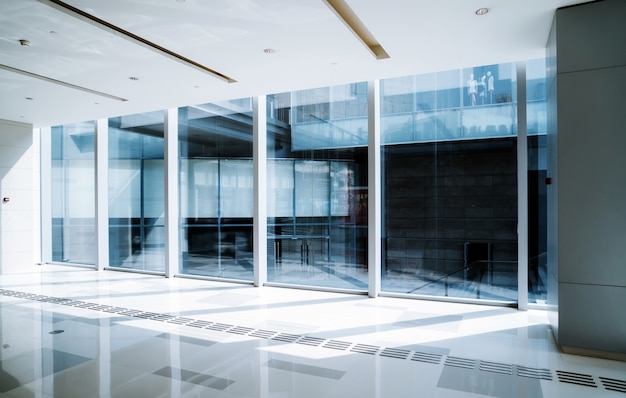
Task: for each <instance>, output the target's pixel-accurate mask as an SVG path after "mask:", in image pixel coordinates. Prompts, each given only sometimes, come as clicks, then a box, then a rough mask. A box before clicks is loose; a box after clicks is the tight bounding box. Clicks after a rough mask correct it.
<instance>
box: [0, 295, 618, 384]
mask: <svg viewBox="0 0 626 398" xmlns="http://www.w3.org/2000/svg"><path fill="white" fill-rule="evenodd" d="M0 296H8V297H15V298H23V299H28V300H32V301H40V302H46V303H51V304H58V305H64V306H69V307H76V308H84V309H89V310H94V311H100V312H107V313H112V314H119V315H125V316H130V317H135V318H142V319H149V320H154V321H161V322H168V323H173V324H178V325H185V326H191V327H195V328H203V329H209V330H215V331H220V332H227V333H233V334H239V335H248V336H251V337H257V338H262V339H271V340H276V341H281V342H285V343H296V344H303V345H309V346H315V347H322V348H329V349H333V350H343V351H345V350H350V351H351V352H356V353H362V354H369V355H379V356H383V357H388V358H396V359H403V360H404V359H407V358H410V360H411V361H416V362H424V363H429V364H435V365H438V364H440V363H441V361H442V360H443V359H444V358H445V362H444V365H445V366H454V367H459V368H465V369H476V368H477V365H478V370H481V371H484V372H494V373H500V374H506V375H515V374H516V375H517V376H520V377H527V378H534V379H540V380H548V381H553V380H556V381H559V382H562V383H570V384H576V385H580V386H585V387H592V388H598V387H603V388H604V389H605V390H609V391H615V392H621V393H626V380H619V379H612V378H608V377H598V378H597V380H598V381H599V383H596V381H595V380H594V377H593V376H591V375H588V374H583V373H574V372H566V371H561V370H557V371H556V379H555V378H554V377H553V373H552V371H551V370H549V369H544V368H532V367H527V366H521V365H511V364H506V363H499V362H491V361H482V360H477V359H469V358H461V357H453V356H446V355H442V354H432V353H427V352H419V351H415V352H413V351H411V350H405V349H399V348H389V347H388V348H382V347H379V346H375V345H369V344H356V343H351V342H348V341H340V340H326V339H323V338H320V337H314V336H306V335H297V334H290V333H280V332H276V331H271V330H262V329H253V328H249V327H244V326H235V325H229V324H224V323H217V322H210V321H204V320H199V319H192V318H186V317H177V316H173V315H168V314H161V313H154V312H147V311H140V310H133V309H129V308H122V307H114V306H110V305H103V304H99V303H90V302H87V301H81V300H72V299H68V298H59V297H51V296H45V295H40V294H35V293H25V292H18V291H13V290H8V289H0ZM411 354H412V355H411Z"/></svg>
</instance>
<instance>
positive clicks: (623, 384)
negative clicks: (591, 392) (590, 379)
mask: <svg viewBox="0 0 626 398" xmlns="http://www.w3.org/2000/svg"><path fill="white" fill-rule="evenodd" d="M600 381H601V382H602V385H603V386H604V388H605V389H607V390H611V391H617V392H623V393H626V380H618V379H610V378H608V377H600Z"/></svg>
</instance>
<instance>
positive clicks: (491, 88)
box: [487, 71, 494, 104]
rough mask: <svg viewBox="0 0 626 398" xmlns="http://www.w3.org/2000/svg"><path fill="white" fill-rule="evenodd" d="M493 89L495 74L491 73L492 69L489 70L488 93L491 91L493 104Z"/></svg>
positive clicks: (490, 100) (490, 99)
mask: <svg viewBox="0 0 626 398" xmlns="http://www.w3.org/2000/svg"><path fill="white" fill-rule="evenodd" d="M493 90H494V86H493V75H492V74H491V71H488V72H487V93H489V103H490V104H493Z"/></svg>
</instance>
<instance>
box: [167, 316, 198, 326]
mask: <svg viewBox="0 0 626 398" xmlns="http://www.w3.org/2000/svg"><path fill="white" fill-rule="evenodd" d="M194 320H195V319H191V318H183V317H175V318H173V319H170V320H169V321H167V322H168V323H174V324H176V325H186V324H188V323H189V322H193V321H194Z"/></svg>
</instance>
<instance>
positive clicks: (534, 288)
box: [526, 59, 548, 304]
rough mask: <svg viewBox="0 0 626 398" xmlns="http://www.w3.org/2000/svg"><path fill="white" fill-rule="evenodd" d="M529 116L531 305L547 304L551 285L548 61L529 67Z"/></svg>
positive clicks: (540, 61)
mask: <svg viewBox="0 0 626 398" xmlns="http://www.w3.org/2000/svg"><path fill="white" fill-rule="evenodd" d="M526 93H527V95H526V97H527V103H526V106H527V110H526V113H527V115H528V123H527V129H528V301H529V302H530V303H538V304H541V303H545V300H546V283H547V260H548V259H547V251H548V242H547V229H548V226H547V211H548V210H547V207H548V202H547V186H546V183H545V181H546V177H547V176H548V173H547V169H548V165H547V142H546V133H547V103H546V98H547V93H546V60H545V59H536V60H531V61H528V62H527V63H526Z"/></svg>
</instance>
